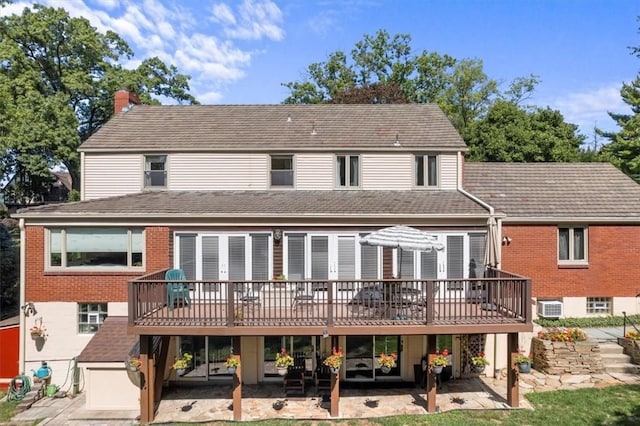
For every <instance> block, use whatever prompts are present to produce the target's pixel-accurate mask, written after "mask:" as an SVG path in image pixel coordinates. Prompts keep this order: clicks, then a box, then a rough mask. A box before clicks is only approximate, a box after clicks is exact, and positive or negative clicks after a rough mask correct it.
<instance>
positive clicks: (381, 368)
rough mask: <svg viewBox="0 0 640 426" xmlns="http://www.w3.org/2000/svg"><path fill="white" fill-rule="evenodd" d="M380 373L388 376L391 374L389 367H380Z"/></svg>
mask: <svg viewBox="0 0 640 426" xmlns="http://www.w3.org/2000/svg"><path fill="white" fill-rule="evenodd" d="M380 371H382V372H383V373H384V374H389V373H390V372H391V367H388V366H386V365H383V366H382V367H380Z"/></svg>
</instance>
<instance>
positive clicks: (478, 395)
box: [13, 371, 640, 426]
mask: <svg viewBox="0 0 640 426" xmlns="http://www.w3.org/2000/svg"><path fill="white" fill-rule="evenodd" d="M623 383H633V384H640V375H632V374H616V375H611V374H598V375H582V376H576V375H569V374H567V375H563V376H551V375H546V374H543V373H539V372H536V371H532V373H531V374H520V394H521V399H520V408H524V409H531V408H532V407H531V406H530V404H529V403H528V401H527V400H526V398H525V395H526V394H527V393H529V392H542V391H547V390H556V389H577V388H597V387H603V386H610V385H614V384H623ZM340 394H341V395H340V418H342V419H354V418H367V417H384V416H391V415H397V414H428V413H427V411H426V399H425V393H424V390H423V389H420V388H419V387H414V386H411V385H410V384H408V386H407V387H401V388H396V389H393V388H391V389H376V388H373V385H372V387H363V388H357V389H354V388H352V389H348V388H343V389H341V392H340ZM230 395H231V389H230V386H229V385H225V384H213V385H212V384H209V385H207V386H203V385H200V386H198V385H196V386H189V387H186V386H185V387H172V388H169V389H166V390H165V392H164V393H163V399H162V401H161V403H160V406H159V408H158V413H157V417H156V420H155V422H156V423H168V422H199V423H205V422H208V421H230V420H232V419H233V412H232V410H231V398H230ZM275 402H280V403H281V404H280V405H282V407H278V404H274V403H275ZM436 406H437V410H438V411H440V412H445V411H450V410H457V409H465V410H483V409H511V408H510V407H509V406H507V404H506V379H505V378H503V377H498V378H495V379H494V378H485V377H479V378H471V379H458V380H450V381H447V382H444V383H443V384H442V386H441V388H440V389H438V395H437V397H436ZM277 408H280V409H277ZM242 413H243V420H246V421H252V420H263V419H274V418H281V419H313V420H316V421H326V420H329V419H331V417H330V416H329V402H328V401H325V400H323V399H322V398H321V397H318V396H317V395H315V390H314V389H313V387H311V388H309V389H308V390H307V393H306V396H304V397H289V398H285V396H284V392H283V389H282V386H281V385H277V384H267V385H258V386H247V385H245V386H243V402H242ZM137 414H138V413H137V412H114V411H104V412H97V411H87V410H86V409H84V395H80V396H78V397H76V398H70V397H66V398H43V399H42V400H40V401H38V402H36V403H35V404H34V405H33V406H32V408H30V409H29V410H27V411H24V412H23V413H20V414H19V415H17V416H15V417H14V418H13V421H14V422H22V421H33V420H36V419H44V420H43V421H42V422H41V423H39V425H41V426H42V425H51V426H54V425H72V426H75V425H90V426H98V425H105V426H107V425H108V426H124V425H133V424H137V422H136V416H137Z"/></svg>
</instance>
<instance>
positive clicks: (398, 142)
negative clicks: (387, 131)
mask: <svg viewBox="0 0 640 426" xmlns="http://www.w3.org/2000/svg"><path fill="white" fill-rule="evenodd" d="M393 146H400V141H399V140H398V134H397V133H396V141H395V142H394V143H393Z"/></svg>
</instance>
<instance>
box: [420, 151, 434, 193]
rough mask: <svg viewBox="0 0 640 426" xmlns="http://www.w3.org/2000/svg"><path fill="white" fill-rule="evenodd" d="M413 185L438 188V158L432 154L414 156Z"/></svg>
mask: <svg viewBox="0 0 640 426" xmlns="http://www.w3.org/2000/svg"><path fill="white" fill-rule="evenodd" d="M415 159H416V164H415V184H416V186H421V187H425V188H437V187H438V156H437V155H433V154H424V155H423V154H420V155H416V157H415Z"/></svg>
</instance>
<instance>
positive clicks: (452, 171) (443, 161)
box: [439, 154, 458, 190]
mask: <svg viewBox="0 0 640 426" xmlns="http://www.w3.org/2000/svg"><path fill="white" fill-rule="evenodd" d="M439 157H440V189H446V190H455V189H457V185H456V183H457V181H458V177H457V174H458V165H457V156H456V154H441V155H440V156H439Z"/></svg>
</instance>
